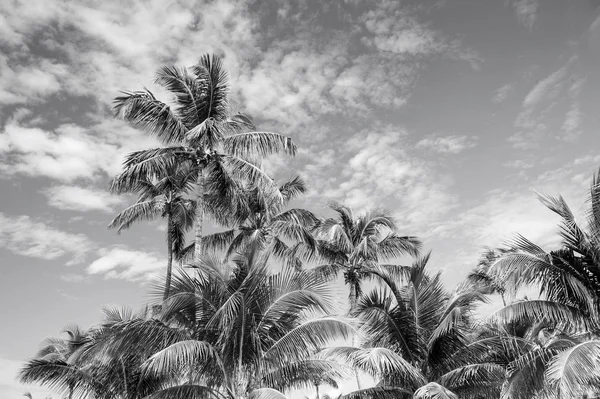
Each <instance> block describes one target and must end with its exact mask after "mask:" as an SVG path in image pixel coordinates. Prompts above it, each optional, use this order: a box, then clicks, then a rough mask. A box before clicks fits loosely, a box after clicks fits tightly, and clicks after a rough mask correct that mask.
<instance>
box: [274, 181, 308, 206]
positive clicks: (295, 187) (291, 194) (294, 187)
mask: <svg viewBox="0 0 600 399" xmlns="http://www.w3.org/2000/svg"><path fill="white" fill-rule="evenodd" d="M279 191H280V192H281V195H282V196H283V199H284V202H285V203H286V204H287V203H288V202H290V201H291V200H293V199H296V198H297V197H299V196H300V195H302V194H305V193H306V191H307V188H306V183H305V182H304V180H303V179H302V178H301V177H300V176H295V177H294V178H293V179H292V180H290V181H287V182H285V183H283V184H282V185H281V186H280V187H279Z"/></svg>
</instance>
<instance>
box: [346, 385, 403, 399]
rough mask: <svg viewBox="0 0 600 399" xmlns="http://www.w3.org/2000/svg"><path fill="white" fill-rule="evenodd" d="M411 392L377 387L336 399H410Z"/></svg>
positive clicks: (396, 388) (397, 388)
mask: <svg viewBox="0 0 600 399" xmlns="http://www.w3.org/2000/svg"><path fill="white" fill-rule="evenodd" d="M412 397H413V396H412V391H411V390H408V389H403V388H399V387H387V386H377V387H373V388H365V389H360V390H357V391H353V392H350V393H347V394H345V395H343V396H341V397H339V398H338V399H412Z"/></svg>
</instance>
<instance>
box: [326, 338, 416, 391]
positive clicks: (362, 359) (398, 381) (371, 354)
mask: <svg viewBox="0 0 600 399" xmlns="http://www.w3.org/2000/svg"><path fill="white" fill-rule="evenodd" d="M323 355H324V356H328V357H331V358H339V359H341V360H342V361H344V362H347V363H348V364H349V365H350V366H351V367H355V368H358V369H359V370H362V371H365V372H366V373H368V374H370V375H372V376H373V377H375V378H377V379H383V381H384V382H385V385H387V386H397V387H401V388H404V389H411V390H414V389H416V388H417V387H419V386H421V385H423V384H424V383H425V382H426V380H425V377H424V376H423V374H422V373H421V371H420V370H418V369H417V368H416V367H415V366H413V365H412V364H410V363H409V362H408V361H407V360H405V359H404V358H403V357H402V356H400V355H398V354H397V353H395V352H393V351H391V350H389V349H387V348H381V347H379V348H355V347H333V348H328V349H325V350H324V351H323Z"/></svg>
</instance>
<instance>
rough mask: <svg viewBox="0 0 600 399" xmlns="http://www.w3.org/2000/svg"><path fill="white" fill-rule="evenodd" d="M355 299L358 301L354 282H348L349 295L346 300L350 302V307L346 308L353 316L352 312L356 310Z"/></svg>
mask: <svg viewBox="0 0 600 399" xmlns="http://www.w3.org/2000/svg"><path fill="white" fill-rule="evenodd" d="M357 301H358V298H357V289H356V284H354V283H350V295H348V302H350V309H349V310H348V315H349V316H354V312H355V311H356V303H357Z"/></svg>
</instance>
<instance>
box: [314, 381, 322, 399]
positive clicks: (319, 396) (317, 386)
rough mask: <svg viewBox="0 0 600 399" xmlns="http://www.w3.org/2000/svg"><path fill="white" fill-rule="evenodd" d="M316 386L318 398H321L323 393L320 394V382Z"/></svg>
mask: <svg viewBox="0 0 600 399" xmlns="http://www.w3.org/2000/svg"><path fill="white" fill-rule="evenodd" d="M315 387H316V388H317V399H321V395H319V384H315Z"/></svg>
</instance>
